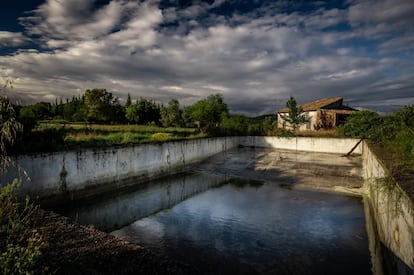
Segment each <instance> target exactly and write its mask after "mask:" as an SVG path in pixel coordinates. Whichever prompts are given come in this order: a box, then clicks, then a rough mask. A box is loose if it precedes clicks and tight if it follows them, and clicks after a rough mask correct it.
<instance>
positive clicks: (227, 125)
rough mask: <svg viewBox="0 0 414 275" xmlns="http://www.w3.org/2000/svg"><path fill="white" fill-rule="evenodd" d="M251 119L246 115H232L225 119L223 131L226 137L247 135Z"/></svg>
mask: <svg viewBox="0 0 414 275" xmlns="http://www.w3.org/2000/svg"><path fill="white" fill-rule="evenodd" d="M248 129H249V119H248V118H247V117H246V116H245V115H239V114H236V115H232V116H230V117H225V118H223V122H222V131H223V134H225V135H226V136H236V135H237V136H240V135H247V134H248Z"/></svg>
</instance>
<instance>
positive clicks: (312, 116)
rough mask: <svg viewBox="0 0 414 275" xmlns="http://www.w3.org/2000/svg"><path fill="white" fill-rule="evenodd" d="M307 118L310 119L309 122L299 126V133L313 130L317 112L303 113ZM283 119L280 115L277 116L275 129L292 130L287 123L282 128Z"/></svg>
mask: <svg viewBox="0 0 414 275" xmlns="http://www.w3.org/2000/svg"><path fill="white" fill-rule="evenodd" d="M305 113H306V114H307V115H308V117H310V122H309V123H304V124H302V125H300V127H299V130H300V131H305V130H315V127H314V126H315V125H316V123H317V118H318V112H317V111H311V112H305ZM285 115H287V113H285ZM283 122H284V120H283V118H282V116H281V114H280V113H278V114H277V127H278V128H282V129H283V128H285V129H293V128H292V127H291V125H290V124H289V123H287V122H286V123H285V127H283Z"/></svg>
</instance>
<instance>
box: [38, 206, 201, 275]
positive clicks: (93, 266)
mask: <svg viewBox="0 0 414 275" xmlns="http://www.w3.org/2000/svg"><path fill="white" fill-rule="evenodd" d="M37 218H38V224H37V228H36V230H38V231H39V232H41V233H42V235H43V236H44V242H45V246H44V247H43V248H42V250H41V251H42V258H41V261H40V263H39V273H40V270H44V268H45V267H47V269H48V270H47V272H46V273H47V274H49V273H52V274H200V271H198V270H195V269H194V268H192V267H190V266H188V265H186V264H183V263H178V262H176V261H173V260H171V259H169V258H168V256H166V255H156V254H155V253H152V252H151V251H148V250H147V249H145V248H143V247H140V246H138V245H135V244H132V243H128V242H125V241H123V240H120V239H118V238H116V237H114V236H111V235H109V234H107V233H104V232H102V231H99V230H97V229H95V228H94V227H90V226H82V225H79V224H76V223H73V222H71V221H70V220H69V219H68V218H66V217H63V216H60V215H58V214H55V213H53V212H48V211H44V210H41V209H40V210H39V213H38V217H37Z"/></svg>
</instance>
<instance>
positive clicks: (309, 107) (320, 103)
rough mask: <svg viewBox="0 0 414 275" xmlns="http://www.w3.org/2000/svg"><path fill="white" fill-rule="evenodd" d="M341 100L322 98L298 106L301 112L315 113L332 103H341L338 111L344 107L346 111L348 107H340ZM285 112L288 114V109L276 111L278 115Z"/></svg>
mask: <svg viewBox="0 0 414 275" xmlns="http://www.w3.org/2000/svg"><path fill="white" fill-rule="evenodd" d="M342 100H343V98H342V97H333V98H322V99H318V100H316V101H312V102H308V103H305V104H301V105H299V106H300V107H302V110H303V111H305V112H308V111H316V110H318V109H324V107H326V106H328V105H331V104H333V103H336V102H338V101H341V102H340V104H339V105H340V106H341V108H338V109H344V107H345V108H346V109H348V108H349V107H346V106H342ZM335 109H336V108H335ZM349 109H352V108H349ZM352 110H353V109H352ZM287 112H289V108H283V109H280V110H279V111H278V113H287Z"/></svg>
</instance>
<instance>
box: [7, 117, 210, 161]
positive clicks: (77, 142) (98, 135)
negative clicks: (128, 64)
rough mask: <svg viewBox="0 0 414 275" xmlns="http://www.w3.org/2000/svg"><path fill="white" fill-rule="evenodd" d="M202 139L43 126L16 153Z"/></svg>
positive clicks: (127, 128) (116, 128)
mask: <svg viewBox="0 0 414 275" xmlns="http://www.w3.org/2000/svg"><path fill="white" fill-rule="evenodd" d="M202 137H205V136H204V135H202V134H200V133H199V132H198V130H197V129H195V128H179V127H169V128H163V127H158V126H154V125H100V124H84V123H63V122H41V123H40V124H39V125H38V126H37V127H36V128H35V129H34V130H33V131H32V133H31V135H30V136H28V137H25V140H23V141H22V142H21V143H20V144H19V146H17V147H18V148H16V150H15V153H16V154H25V153H39V152H41V153H45V152H54V151H62V150H73V149H80V148H96V147H108V146H118V145H126V144H141V143H152V142H153V143H156V142H165V141H172V140H185V139H194V138H202Z"/></svg>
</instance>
